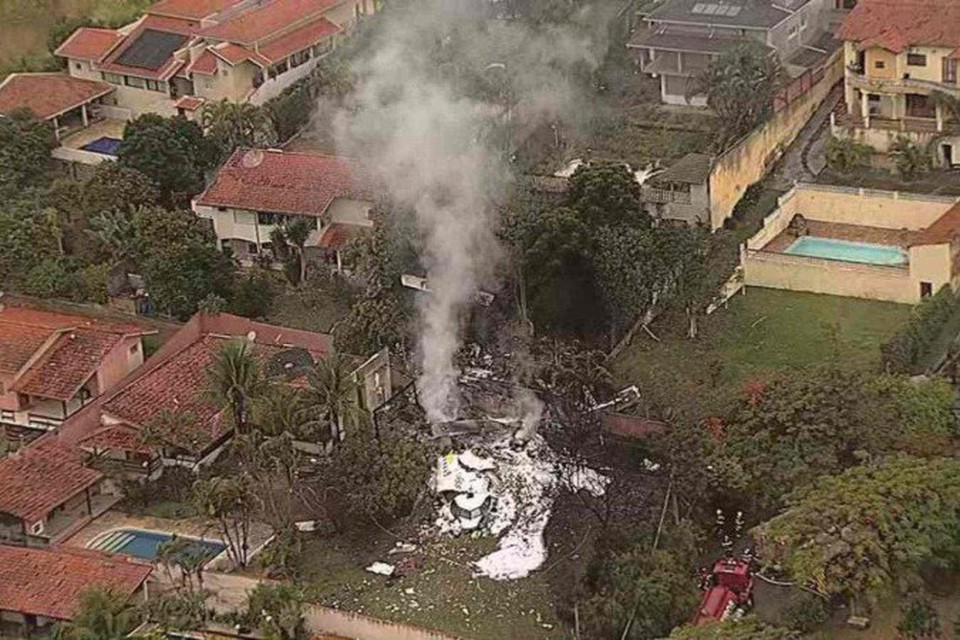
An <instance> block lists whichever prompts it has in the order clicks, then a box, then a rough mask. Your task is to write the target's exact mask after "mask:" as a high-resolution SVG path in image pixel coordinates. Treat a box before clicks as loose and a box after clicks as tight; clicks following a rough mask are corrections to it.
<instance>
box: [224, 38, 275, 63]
mask: <svg viewBox="0 0 960 640" xmlns="http://www.w3.org/2000/svg"><path fill="white" fill-rule="evenodd" d="M210 51H211V52H213V53H214V54H215V55H217V56H218V57H220V58H223V59H224V60H225V61H227V62H229V63H230V64H237V63H238V62H243V61H244V60H250V61H251V62H253V63H254V64H258V65H260V66H263V67H265V66H267V65H268V64H270V62H269V61H268V60H267V59H266V58H264V57H263V56H262V55H260V54H259V53H257V52H256V51H251V50H250V49H247V48H246V47H241V46H240V45H238V44H233V43H232V42H221V43H219V44H216V45H213V46H212V47H210Z"/></svg>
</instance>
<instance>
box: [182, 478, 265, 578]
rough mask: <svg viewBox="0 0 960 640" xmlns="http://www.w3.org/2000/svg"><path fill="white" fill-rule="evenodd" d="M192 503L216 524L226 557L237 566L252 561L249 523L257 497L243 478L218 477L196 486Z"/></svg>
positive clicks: (247, 480) (197, 482)
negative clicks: (223, 543) (225, 549)
mask: <svg viewBox="0 0 960 640" xmlns="http://www.w3.org/2000/svg"><path fill="white" fill-rule="evenodd" d="M191 501H192V502H193V505H194V507H195V508H196V509H197V511H198V512H199V513H201V514H203V515H204V516H205V517H207V518H210V519H212V520H213V521H214V523H215V524H216V526H217V529H218V531H219V533H220V536H221V538H222V539H223V541H224V542H225V543H226V545H227V555H228V556H229V557H230V559H231V560H233V561H234V563H235V564H236V565H237V566H238V567H246V566H247V563H248V562H249V560H250V545H249V534H250V520H251V518H252V517H253V512H254V501H255V496H254V495H253V494H252V492H251V491H250V486H249V479H248V478H246V477H244V476H229V477H226V476H215V477H213V478H210V479H208V480H197V481H196V482H195V483H194V484H193V491H192V493H191Z"/></svg>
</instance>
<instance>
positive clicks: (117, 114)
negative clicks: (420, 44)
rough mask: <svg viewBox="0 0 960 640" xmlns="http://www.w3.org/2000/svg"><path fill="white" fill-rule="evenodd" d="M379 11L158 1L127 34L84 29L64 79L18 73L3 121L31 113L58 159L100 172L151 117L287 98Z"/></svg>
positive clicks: (293, 1)
mask: <svg viewBox="0 0 960 640" xmlns="http://www.w3.org/2000/svg"><path fill="white" fill-rule="evenodd" d="M375 10H376V0H160V1H159V2H156V3H155V4H153V5H151V6H150V7H148V8H147V10H146V13H145V14H144V15H143V16H142V17H141V18H139V19H138V20H137V21H135V22H133V23H132V24H129V25H126V26H124V27H121V28H119V29H102V28H94V27H82V28H80V29H77V31H75V32H74V33H73V34H72V35H71V36H70V37H69V38H67V40H66V41H65V42H64V43H63V44H62V45H60V47H59V48H57V50H56V55H57V56H58V57H60V58H62V59H63V61H64V63H65V67H66V71H65V73H61V74H17V76H16V78H15V80H12V81H8V82H7V83H4V84H3V85H0V114H2V113H9V112H11V111H13V110H15V109H18V108H26V109H30V110H32V111H33V112H34V113H35V115H36V116H37V117H39V118H42V119H46V120H50V121H51V122H52V124H53V126H54V129H55V130H56V131H57V135H58V140H59V141H60V143H61V146H60V147H59V148H58V149H57V150H56V151H55V152H54V154H53V155H54V157H55V158H57V159H59V160H63V161H65V162H73V163H79V164H88V165H95V164H98V163H100V162H103V161H104V160H110V159H112V158H114V157H115V156H116V152H117V149H118V147H119V143H120V140H121V139H122V134H123V126H124V123H125V122H126V121H128V120H131V119H133V118H136V117H137V116H140V115H142V114H144V113H158V114H160V115H164V116H172V115H176V114H182V115H184V116H186V117H188V118H191V119H192V118H195V117H197V115H198V113H199V109H200V108H201V107H202V106H203V105H204V103H206V102H215V101H220V100H230V101H233V102H252V103H254V104H263V103H264V102H266V101H267V100H270V99H271V98H274V97H276V96H278V95H280V93H281V92H282V91H283V90H284V89H286V88H287V87H289V86H291V85H292V84H294V83H295V82H297V81H298V80H300V79H302V78H304V77H306V76H307V75H309V74H310V72H311V71H312V70H313V69H315V68H316V66H317V64H318V63H319V61H320V59H321V58H323V57H324V56H325V55H326V54H327V53H329V52H330V51H331V50H333V49H334V48H335V47H336V45H337V42H338V39H339V38H341V37H342V36H344V35H345V34H348V33H350V32H351V31H352V30H353V28H354V26H355V25H356V23H357V21H358V20H359V19H360V17H361V16H363V15H366V14H371V13H373V12H374V11H375Z"/></svg>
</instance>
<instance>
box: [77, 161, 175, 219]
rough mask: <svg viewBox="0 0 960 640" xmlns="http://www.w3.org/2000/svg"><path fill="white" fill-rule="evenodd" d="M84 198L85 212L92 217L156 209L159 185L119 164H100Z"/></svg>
mask: <svg viewBox="0 0 960 640" xmlns="http://www.w3.org/2000/svg"><path fill="white" fill-rule="evenodd" d="M81 198H82V208H83V211H84V213H85V214H86V215H87V216H88V217H89V216H94V215H97V214H99V213H105V212H108V211H128V212H131V211H136V210H137V209H138V208H140V207H149V206H153V205H155V204H157V202H158V201H159V199H160V193H159V191H158V189H157V185H156V184H154V182H153V181H152V180H151V179H150V178H148V177H147V176H145V175H144V174H142V173H140V172H139V171H137V170H136V169H132V168H130V167H127V166H124V165H122V164H120V163H118V162H101V163H100V164H98V165H97V166H96V168H95V169H94V170H93V175H92V176H91V177H90V179H89V180H87V181H86V182H85V183H84V185H83V191H82V194H81Z"/></svg>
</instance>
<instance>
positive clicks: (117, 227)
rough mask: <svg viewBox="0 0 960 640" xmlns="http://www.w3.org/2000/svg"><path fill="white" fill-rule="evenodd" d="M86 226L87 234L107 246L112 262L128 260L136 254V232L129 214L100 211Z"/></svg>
mask: <svg viewBox="0 0 960 640" xmlns="http://www.w3.org/2000/svg"><path fill="white" fill-rule="evenodd" d="M88 226H89V228H88V229H87V231H88V233H90V234H92V235H93V236H94V237H96V238H98V239H99V240H100V241H101V242H102V243H103V244H105V245H106V246H107V248H108V249H109V250H110V254H111V257H112V258H113V259H114V260H118V261H119V260H124V259H126V258H130V257H132V256H133V255H134V253H135V252H136V242H137V231H136V227H135V226H134V223H133V216H132V215H131V214H130V213H127V212H124V211H101V212H100V213H99V214H97V215H96V216H94V217H92V218H90V221H89V223H88Z"/></svg>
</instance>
